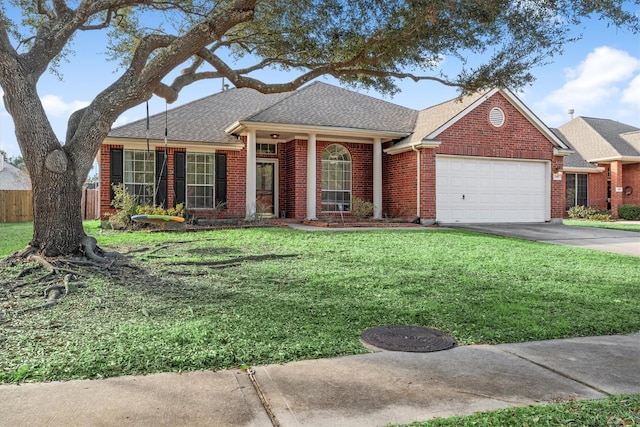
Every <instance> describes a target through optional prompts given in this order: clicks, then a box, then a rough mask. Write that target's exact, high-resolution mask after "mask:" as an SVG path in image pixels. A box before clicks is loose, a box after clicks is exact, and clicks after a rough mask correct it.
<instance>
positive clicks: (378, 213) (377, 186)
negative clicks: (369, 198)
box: [373, 138, 382, 219]
mask: <svg viewBox="0 0 640 427" xmlns="http://www.w3.org/2000/svg"><path fill="white" fill-rule="evenodd" d="M373 206H374V210H373V218H374V219H382V141H381V139H380V138H374V140H373Z"/></svg>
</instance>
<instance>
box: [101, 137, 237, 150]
mask: <svg viewBox="0 0 640 427" xmlns="http://www.w3.org/2000/svg"><path fill="white" fill-rule="evenodd" d="M102 144H103V145H122V146H123V147H125V148H128V149H132V150H140V149H145V150H146V149H147V140H146V139H139V138H106V139H105V140H104V141H103V142H102ZM166 145H167V146H171V147H179V148H186V149H187V151H192V152H193V151H197V152H200V153H207V152H211V153H213V152H215V151H216V150H226V151H240V150H242V149H243V148H244V144H243V143H242V142H232V143H224V142H197V141H192V142H187V141H171V140H169V141H167V144H166ZM164 147H165V143H164V140H160V139H150V140H149V149H150V150H155V149H164Z"/></svg>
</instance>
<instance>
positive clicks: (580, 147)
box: [554, 117, 640, 217]
mask: <svg viewBox="0 0 640 427" xmlns="http://www.w3.org/2000/svg"><path fill="white" fill-rule="evenodd" d="M554 132H555V133H556V134H557V135H558V136H559V137H560V138H561V139H562V140H563V141H564V142H565V143H566V144H567V145H568V146H569V147H571V148H572V150H573V151H574V153H572V154H571V155H569V156H567V157H566V158H565V163H564V178H563V179H564V181H565V185H566V204H565V208H566V209H567V210H568V209H569V208H571V207H573V206H594V207H598V208H601V209H610V210H611V214H612V216H614V217H617V216H618V207H620V205H623V204H634V205H640V129H638V128H637V127H634V126H630V125H626V124H624V123H620V122H616V121H614V120H609V119H598V118H591V117H577V118H575V119H572V120H571V121H569V122H568V123H566V124H564V125H562V126H560V127H559V128H558V129H554Z"/></svg>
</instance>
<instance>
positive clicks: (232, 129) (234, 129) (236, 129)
mask: <svg viewBox="0 0 640 427" xmlns="http://www.w3.org/2000/svg"><path fill="white" fill-rule="evenodd" d="M243 128H244V126H243V125H242V124H241V123H240V122H235V123H233V124H232V125H231V126H229V127H228V128H226V129H225V130H224V132H225V133H226V134H227V135H232V134H234V133H240V132H242V130H243Z"/></svg>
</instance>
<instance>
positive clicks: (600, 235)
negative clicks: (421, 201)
mask: <svg viewBox="0 0 640 427" xmlns="http://www.w3.org/2000/svg"><path fill="white" fill-rule="evenodd" d="M446 226H447V227H450V228H457V229H464V230H472V231H478V232H481V233H488V234H496V235H499V236H508V237H516V238H519V239H527V240H535V241H538V242H545V243H555V244H557V245H567V246H578V247H582V248H589V249H596V250H599V251H605V252H614V253H618V254H623V255H633V256H637V257H640V233H637V232H633V231H621V230H610V229H604V228H594V227H577V226H568V225H562V224H547V223H542V224H541V223H536V224H454V225H449V224H447V225H446Z"/></svg>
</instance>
